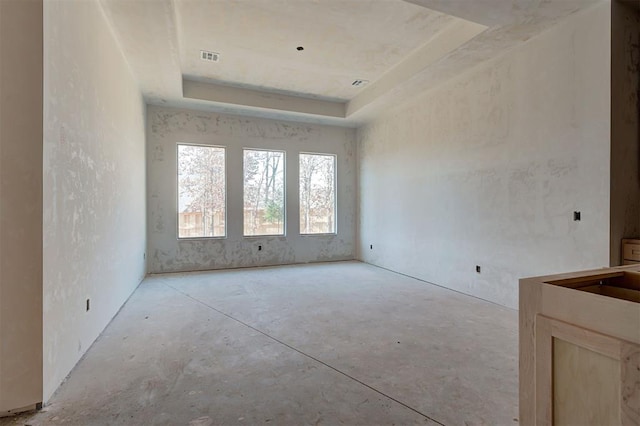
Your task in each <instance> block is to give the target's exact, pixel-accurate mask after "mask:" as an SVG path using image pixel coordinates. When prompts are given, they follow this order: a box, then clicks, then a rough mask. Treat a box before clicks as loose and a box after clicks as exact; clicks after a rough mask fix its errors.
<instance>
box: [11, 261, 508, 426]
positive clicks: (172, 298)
mask: <svg viewBox="0 0 640 426" xmlns="http://www.w3.org/2000/svg"><path fill="white" fill-rule="evenodd" d="M514 285H515V283H514ZM5 422H7V423H9V424H29V425H45V424H47V425H48V424H52V425H56V424H66V425H106V424H109V425H198V426H201V425H243V424H244V425H255V424H267V425H268V424H272V425H303V424H314V425H320V424H324V425H338V424H345V425H358V424H359V425H377V424H381V425H392V424H396V425H406V424H439V423H440V424H446V425H465V424H490V425H516V424H517V313H516V312H515V311H512V310H509V309H506V308H502V307H500V306H497V305H494V304H491V303H488V302H485V301H482V300H478V299H475V298H472V297H469V296H465V295H462V294H459V293H455V292H453V291H449V290H446V289H443V288H440V287H437V286H433V285H430V284H427V283H424V282H421V281H418V280H415V279H412V278H408V277H405V276H402V275H399V274H395V273H393V272H389V271H386V270H384V269H380V268H376V267H373V266H370V265H367V264H363V263H359V262H339V263H328V264H315V265H298V266H284V267H272V268H255V269H243V270H228V271H217V272H202V273H185V274H169V275H156V276H151V277H149V278H147V279H145V280H144V282H143V283H142V284H141V285H140V287H139V288H138V290H137V291H136V292H135V293H134V294H133V295H132V297H131V299H130V300H129V301H128V302H127V303H126V305H125V306H124V307H123V308H122V310H121V312H120V313H119V314H118V315H117V316H116V318H114V320H113V321H112V322H111V324H110V325H109V326H108V327H107V329H106V330H105V331H104V333H103V334H102V335H101V336H100V338H99V339H98V340H97V341H96V342H95V344H94V345H93V346H92V347H91V348H90V349H89V351H88V353H87V354H86V356H85V357H84V358H83V359H82V360H81V361H80V363H79V364H78V365H77V366H76V368H75V369H74V370H73V372H72V373H71V375H70V376H69V378H68V380H67V381H66V382H65V383H64V384H63V385H62V386H61V387H60V388H59V390H58V391H57V392H56V394H55V395H54V397H53V398H52V399H51V401H50V402H49V404H48V405H47V406H46V407H45V408H44V409H43V410H42V411H41V412H39V413H37V414H35V415H30V416H22V417H18V418H13V419H10V420H7V419H5Z"/></svg>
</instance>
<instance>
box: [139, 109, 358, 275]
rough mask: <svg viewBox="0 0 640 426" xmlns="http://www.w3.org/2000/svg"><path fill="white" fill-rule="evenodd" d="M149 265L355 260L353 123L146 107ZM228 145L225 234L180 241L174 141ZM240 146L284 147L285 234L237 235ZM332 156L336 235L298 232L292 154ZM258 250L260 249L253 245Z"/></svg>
mask: <svg viewBox="0 0 640 426" xmlns="http://www.w3.org/2000/svg"><path fill="white" fill-rule="evenodd" d="M147 125H148V127H147V135H148V136H147V171H148V175H147V182H148V199H147V205H148V208H149V215H148V226H149V229H148V235H149V249H148V253H149V256H150V257H149V270H150V272H153V273H160V272H175V271H192V270H206V269H221V268H236V267H245V266H262V265H278V264H287V263H304V262H317V261H332V260H346V259H353V258H354V256H355V232H356V195H355V191H356V152H355V131H354V130H353V129H346V128H339V127H328V126H321V125H311V124H300V123H287V122H282V121H274V120H265V119H255V118H246V117H237V116H225V115H218V114H214V113H209V112H200V111H191V110H184V109H169V108H161V107H152V106H149V107H148V110H147ZM178 143H191V144H202V145H218V146H224V147H226V155H227V158H226V161H227V237H226V238H215V239H212V238H204V239H189V240H185V239H182V240H178V238H177V237H178V236H177V223H178V220H177V158H176V155H177V144H178ZM243 148H262V149H276V150H284V151H285V156H286V159H285V161H286V173H285V174H286V178H285V179H286V194H285V197H286V200H287V201H286V212H285V215H286V229H285V234H286V236H284V237H247V238H245V237H243V223H242V217H243V187H242V186H243V185H242V183H243V165H242V158H243V151H242V150H243ZM299 152H319V153H327V154H335V155H337V215H336V223H337V234H336V235H316V236H300V235H299V231H298V227H299V223H300V222H299V212H298V197H299V196H298V153H299ZM259 245H260V246H262V250H261V251H259V250H258V246H259Z"/></svg>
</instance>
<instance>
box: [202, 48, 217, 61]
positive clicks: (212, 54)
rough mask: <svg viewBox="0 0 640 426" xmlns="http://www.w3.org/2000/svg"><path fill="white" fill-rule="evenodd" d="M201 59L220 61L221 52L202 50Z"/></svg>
mask: <svg viewBox="0 0 640 426" xmlns="http://www.w3.org/2000/svg"><path fill="white" fill-rule="evenodd" d="M200 59H202V60H203V61H209V62H220V54H219V53H216V52H209V51H208V50H201V51H200Z"/></svg>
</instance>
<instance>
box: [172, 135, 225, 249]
mask: <svg viewBox="0 0 640 426" xmlns="http://www.w3.org/2000/svg"><path fill="white" fill-rule="evenodd" d="M225 188H226V184H225V149H224V148H220V147H214V146H197V145H182V144H178V238H203V237H224V236H225V235H226V227H225V222H226V190H225Z"/></svg>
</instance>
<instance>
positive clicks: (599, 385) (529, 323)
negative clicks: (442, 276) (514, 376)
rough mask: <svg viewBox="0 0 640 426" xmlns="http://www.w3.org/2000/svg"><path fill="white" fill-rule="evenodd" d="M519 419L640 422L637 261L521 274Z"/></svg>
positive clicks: (540, 422) (532, 421)
mask: <svg viewBox="0 0 640 426" xmlns="http://www.w3.org/2000/svg"><path fill="white" fill-rule="evenodd" d="M519 316H520V424H521V425H551V424H553V425H581V426H583V425H625V426H626V425H640V265H635V266H621V267H616V268H608V269H600V270H593V271H585V272H576V273H569V274H561V275H554V276H546V277H535V278H527V279H522V280H520V312H519Z"/></svg>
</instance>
